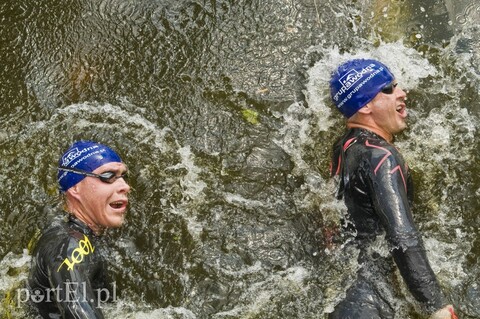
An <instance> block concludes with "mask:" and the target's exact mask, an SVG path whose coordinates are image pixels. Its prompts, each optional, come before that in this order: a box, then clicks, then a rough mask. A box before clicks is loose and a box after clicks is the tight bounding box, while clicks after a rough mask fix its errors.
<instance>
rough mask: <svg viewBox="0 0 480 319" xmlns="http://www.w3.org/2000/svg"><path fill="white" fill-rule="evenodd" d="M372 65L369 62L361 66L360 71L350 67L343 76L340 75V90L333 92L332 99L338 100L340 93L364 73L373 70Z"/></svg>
mask: <svg viewBox="0 0 480 319" xmlns="http://www.w3.org/2000/svg"><path fill="white" fill-rule="evenodd" d="M374 66H375V64H373V63H372V64H370V65H368V66H366V67H365V68H363V69H362V70H361V71H357V70H355V69H352V70H350V71H348V72H347V74H345V75H344V76H342V77H341V78H340V79H339V80H338V81H339V82H340V84H342V87H341V88H340V90H339V91H338V92H337V93H336V94H335V96H334V97H333V99H334V100H335V102H337V101H338V99H339V98H340V95H342V94H344V93H345V92H346V91H347V90H348V89H350V88H351V87H352V85H354V84H355V83H357V82H358V81H359V80H360V79H361V78H362V77H363V76H364V75H365V74H367V73H370V72H373V71H374Z"/></svg>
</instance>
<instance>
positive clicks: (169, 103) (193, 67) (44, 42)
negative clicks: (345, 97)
mask: <svg viewBox="0 0 480 319" xmlns="http://www.w3.org/2000/svg"><path fill="white" fill-rule="evenodd" d="M479 18H480V6H479V5H478V4H476V3H475V2H474V1H473V0H470V1H466V0H462V1H456V2H453V1H449V0H445V1H436V0H428V1H427V0H423V1H407V0H397V1H381V0H377V1H373V0H372V1H343V0H342V1H340V2H337V1H328V2H327V1H322V0H301V1H283V0H275V1H274V0H267V1H246V0H245V1H223V0H221V1H213V0H212V1H206V0H205V1H184V0H181V1H169V0H163V1H160V0H145V1H127V0H104V1H93V0H72V1H59V0H41V1H22V0H19V1H13V0H11V1H10V0H4V1H3V2H2V3H0V61H1V63H2V67H1V68H0V124H1V125H0V154H1V156H0V182H1V184H2V187H1V188H0V235H1V236H2V240H1V241H0V275H1V279H0V299H1V300H2V301H1V305H0V316H1V317H2V318H23V317H25V314H24V312H25V309H24V307H23V304H22V303H21V302H18V300H19V299H18V291H19V290H18V289H20V288H21V287H23V286H22V285H23V282H24V280H25V277H26V275H27V273H28V267H29V256H28V251H27V249H28V247H29V244H30V243H32V242H34V240H35V239H34V238H35V234H36V233H38V231H39V230H41V229H42V228H43V227H45V226H46V225H48V224H49V223H50V221H51V220H52V219H54V218H58V217H57V216H58V196H57V190H56V180H55V176H56V170H55V169H56V162H57V160H58V157H59V156H60V154H61V152H62V151H63V150H64V149H65V148H66V147H67V146H68V145H69V144H70V143H71V142H72V141H74V140H76V139H80V138H82V139H94V140H98V141H100V142H103V143H106V144H109V145H111V146H112V147H114V148H115V149H117V150H118V151H119V153H120V154H121V155H122V157H123V159H124V160H125V162H126V163H127V164H128V166H129V168H130V171H131V174H130V176H131V179H130V183H131V185H132V187H133V192H132V194H131V206H130V209H129V214H128V217H127V222H126V224H125V227H123V228H122V229H119V230H114V231H111V232H110V233H109V234H108V236H107V239H106V240H107V245H108V247H110V252H109V256H108V258H109V260H110V261H111V264H112V269H113V275H114V279H115V282H116V284H117V297H118V299H117V301H116V302H115V303H113V304H111V305H106V306H105V309H104V312H105V313H106V315H107V317H109V318H215V319H220V318H228V319H230V318H322V317H323V315H324V314H325V313H327V312H329V311H331V309H332V307H333V306H334V304H335V302H336V301H338V300H339V299H340V298H341V294H342V293H343V292H344V291H345V289H346V285H347V283H348V282H349V281H348V280H349V278H350V277H351V276H352V275H353V274H354V272H355V269H356V267H358V265H357V264H356V262H355V258H354V257H355V253H356V252H355V251H346V250H345V249H343V248H342V246H341V245H337V246H336V247H333V248H332V247H331V246H330V245H329V242H328V236H327V234H328V232H329V231H330V230H331V229H332V228H333V227H335V225H337V223H338V218H339V216H341V214H342V212H343V211H344V207H343V205H342V204H341V203H338V202H336V201H335V200H334V199H333V193H334V185H333V183H332V181H330V180H329V179H328V168H329V157H330V147H331V144H332V141H333V140H334V139H335V138H336V137H337V136H338V135H339V134H340V132H341V131H342V130H343V127H342V120H341V118H340V117H339V116H338V114H336V113H334V112H333V110H332V106H331V105H330V103H329V101H328V84H327V81H328V76H329V73H330V71H331V70H332V68H333V66H334V65H336V64H338V62H339V61H341V60H343V59H345V58H346V57H352V56H355V57H357V56H373V57H376V58H378V59H381V60H383V61H384V62H386V63H387V64H388V65H389V66H391V68H392V70H393V72H394V73H395V74H396V75H397V77H398V79H399V82H400V83H401V85H402V86H403V87H404V88H406V89H408V90H409V100H408V105H407V107H408V108H409V115H410V117H409V118H410V119H409V129H408V130H407V131H406V132H405V133H403V134H402V135H401V136H399V137H398V139H397V145H398V147H399V148H400V149H401V150H402V153H403V154H404V155H405V158H406V159H407V161H408V162H409V165H410V167H411V169H412V171H413V174H414V179H415V183H416V190H417V196H416V203H415V218H416V221H417V222H418V225H419V227H420V229H421V230H422V231H423V233H424V236H425V243H426V246H427V249H428V253H429V256H430V258H431V261H432V266H433V268H434V271H435V272H436V273H437V275H438V278H439V280H440V282H441V284H442V286H443V287H444V289H445V291H446V292H447V293H448V294H449V296H450V297H451V298H452V299H453V301H454V303H455V304H456V305H457V306H458V310H459V311H458V312H459V313H460V314H461V318H480V307H479V306H480V302H479V299H480V287H479V286H478V284H479V280H480V267H479V266H478V261H479V258H480V230H479V224H480V218H479V217H478V216H479V215H478V212H479V211H480V201H479V198H480V177H479V172H480V168H479V165H478V164H479V157H480V147H479V143H478V137H479V133H478V127H479V124H478V122H479V121H478V120H479V117H480V106H479V102H478V101H479V99H478V97H479V95H480V53H479V52H480V50H479V44H478V43H479V39H480V30H479V29H478V27H477V25H476V23H477V21H478V19H479ZM377 249H378V251H379V252H381V253H384V252H385V251H386V248H385V245H384V243H383V242H382V241H381V240H379V245H378V247H377ZM396 293H397V295H396V296H395V297H389V298H394V299H395V302H396V304H397V306H398V309H397V310H398V318H420V316H419V315H416V311H415V305H414V303H413V302H412V300H411V297H410V296H409V294H408V292H405V288H404V287H403V286H400V287H399V288H398V289H397V291H396Z"/></svg>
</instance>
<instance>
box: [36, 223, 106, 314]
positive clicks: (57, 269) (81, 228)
mask: <svg viewBox="0 0 480 319" xmlns="http://www.w3.org/2000/svg"><path fill="white" fill-rule="evenodd" d="M101 246H102V245H101V238H100V237H97V236H95V234H94V233H93V232H92V231H91V230H90V228H88V227H87V226H86V225H85V224H84V223H83V222H81V221H80V220H78V219H76V218H74V217H73V216H71V215H70V217H69V220H68V221H67V222H62V223H58V224H56V225H53V226H52V227H50V228H49V229H48V230H46V231H45V232H44V233H43V235H42V236H41V237H40V239H39V241H38V243H37V245H36V247H35V249H34V251H33V254H32V267H31V271H30V276H29V280H28V288H29V291H30V300H31V304H33V305H34V307H35V308H37V310H38V312H39V314H40V315H41V317H42V318H75V319H77V318H85V319H86V318H89V319H97V318H103V314H102V312H101V310H100V307H99V306H101V305H100V303H99V302H100V301H102V302H103V301H106V299H107V296H112V294H111V293H110V292H111V291H110V290H107V288H106V287H107V284H108V281H107V279H106V278H107V275H106V273H107V271H106V266H105V261H104V258H103V257H102V254H101Z"/></svg>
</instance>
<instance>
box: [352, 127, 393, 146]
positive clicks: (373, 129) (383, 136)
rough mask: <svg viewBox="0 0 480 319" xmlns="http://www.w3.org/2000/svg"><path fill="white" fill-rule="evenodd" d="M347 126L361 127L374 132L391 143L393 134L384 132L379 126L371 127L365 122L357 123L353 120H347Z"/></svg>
mask: <svg viewBox="0 0 480 319" xmlns="http://www.w3.org/2000/svg"><path fill="white" fill-rule="evenodd" d="M347 127H348V128H350V129H351V128H361V129H364V130H367V131H370V132H373V133H375V134H376V135H378V136H380V137H381V138H383V139H384V140H386V141H387V142H388V143H393V135H392V134H390V133H388V132H385V131H384V130H381V129H379V128H375V127H371V126H369V125H365V124H359V123H354V122H348V123H347Z"/></svg>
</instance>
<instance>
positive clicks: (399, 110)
mask: <svg viewBox="0 0 480 319" xmlns="http://www.w3.org/2000/svg"><path fill="white" fill-rule="evenodd" d="M396 111H397V113H398V114H400V116H401V117H406V116H407V110H406V108H405V105H404V104H400V105H398V106H397V108H396Z"/></svg>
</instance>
